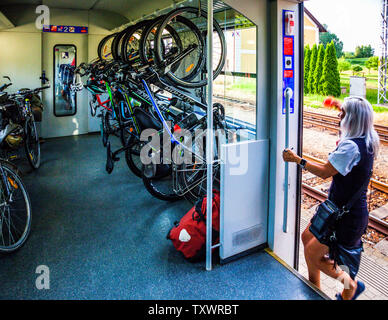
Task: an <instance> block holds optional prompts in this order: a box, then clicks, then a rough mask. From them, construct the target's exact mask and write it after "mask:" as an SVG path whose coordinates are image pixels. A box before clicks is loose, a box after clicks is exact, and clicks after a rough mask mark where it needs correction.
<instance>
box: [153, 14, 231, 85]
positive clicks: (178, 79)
mask: <svg viewBox="0 0 388 320" xmlns="http://www.w3.org/2000/svg"><path fill="white" fill-rule="evenodd" d="M198 13H199V11H198V8H193V7H185V8H179V9H176V10H174V11H172V12H170V13H169V14H168V15H167V16H166V17H165V18H164V20H163V22H162V23H161V24H160V26H159V28H158V30H157V33H156V43H155V56H156V59H157V62H158V65H159V66H163V64H165V63H168V62H166V61H165V57H164V54H163V45H162V43H163V41H165V40H164V39H163V38H164V33H165V31H164V30H165V28H166V26H167V25H170V26H172V27H173V28H174V29H175V30H176V31H177V32H178V34H179V36H180V38H181V41H182V43H183V44H184V51H185V50H186V51H189V50H191V52H190V54H188V55H186V56H185V57H184V58H183V59H180V68H178V70H177V71H175V72H172V71H168V70H167V71H168V72H167V73H166V76H167V77H168V78H169V79H170V80H171V81H173V82H174V83H175V84H177V85H180V86H183V87H189V88H199V87H202V86H205V85H206V84H207V76H206V74H207V70H206V50H205V49H206V34H207V29H206V28H207V14H206V13H205V12H204V11H202V10H201V11H200V14H198ZM179 16H183V17H185V18H186V19H188V20H190V21H191V27H189V25H186V26H183V25H182V24H181V23H180V22H179V20H178V19H177V17H179ZM213 26H214V30H213V63H212V65H213V78H214V79H215V78H216V77H217V76H218V75H219V74H220V72H221V70H222V68H223V66H224V64H225V56H226V44H225V37H224V34H223V32H222V29H221V27H220V26H219V24H218V23H217V21H216V20H214V22H213ZM197 30H199V35H198V31H197ZM193 48H194V49H193ZM178 56H179V54H177V55H176V57H175V58H177V57H178ZM194 68H195V70H196V71H197V72H196V73H194V72H192V69H194ZM188 72H191V76H189V77H187V73H188ZM199 72H202V74H203V75H202V76H201V77H199V76H200V75H199Z"/></svg>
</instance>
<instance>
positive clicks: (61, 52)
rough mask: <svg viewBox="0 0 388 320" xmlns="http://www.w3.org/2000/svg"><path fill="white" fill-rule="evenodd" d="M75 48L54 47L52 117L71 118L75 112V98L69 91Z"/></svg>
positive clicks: (68, 46)
mask: <svg viewBox="0 0 388 320" xmlns="http://www.w3.org/2000/svg"><path fill="white" fill-rule="evenodd" d="M76 65H77V48H76V47H75V46H74V45H62V44H61V45H56V46H54V115H55V116H57V117H63V116H73V115H75V114H76V112H77V96H76V93H75V92H73V91H72V90H71V87H70V86H71V84H72V83H73V76H74V69H75V67H76Z"/></svg>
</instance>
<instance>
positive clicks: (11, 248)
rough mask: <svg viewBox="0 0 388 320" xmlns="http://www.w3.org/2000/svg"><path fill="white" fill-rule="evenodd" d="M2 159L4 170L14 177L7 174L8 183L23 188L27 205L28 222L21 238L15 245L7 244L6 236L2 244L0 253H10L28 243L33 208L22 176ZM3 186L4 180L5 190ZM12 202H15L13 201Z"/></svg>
mask: <svg viewBox="0 0 388 320" xmlns="http://www.w3.org/2000/svg"><path fill="white" fill-rule="evenodd" d="M0 161H1V165H2V167H3V170H4V172H7V173H8V174H9V175H10V176H11V177H12V178H11V179H10V176H7V181H8V182H7V183H9V184H10V186H9V187H10V188H14V189H15V190H16V189H19V190H21V192H22V195H23V200H24V202H25V205H26V213H27V215H26V216H27V219H26V224H25V227H24V230H23V232H22V234H21V237H20V239H19V240H18V241H16V242H15V243H14V244H13V245H8V246H6V245H5V242H4V238H3V245H1V244H0V253H2V254H9V253H12V252H15V251H17V250H19V249H20V248H21V247H22V246H23V245H24V244H25V243H26V240H27V239H28V236H29V235H30V231H31V221H32V209H31V201H30V197H29V195H28V192H27V189H26V187H25V185H24V183H23V181H22V180H21V178H20V176H19V175H18V174H17V172H15V170H13V169H12V166H10V165H9V164H8V163H7V162H5V161H3V160H0ZM15 186H17V188H15ZM3 188H4V185H3V182H1V189H2V190H3ZM1 194H2V193H1ZM1 197H3V195H1ZM11 203H13V204H14V203H15V202H14V201H13V202H11ZM0 214H1V213H0ZM5 224H6V223H5ZM5 224H4V225H5ZM9 225H11V224H9ZM13 225H14V224H13ZM0 231H1V232H0V234H2V235H4V233H3V230H2V229H1V230H0Z"/></svg>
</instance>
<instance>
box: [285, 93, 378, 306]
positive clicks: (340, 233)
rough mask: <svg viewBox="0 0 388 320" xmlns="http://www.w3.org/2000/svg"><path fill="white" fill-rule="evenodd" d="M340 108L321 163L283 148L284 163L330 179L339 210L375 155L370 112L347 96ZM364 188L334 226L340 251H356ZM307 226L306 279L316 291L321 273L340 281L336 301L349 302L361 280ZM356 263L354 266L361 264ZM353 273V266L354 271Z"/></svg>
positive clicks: (363, 221)
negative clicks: (332, 145)
mask: <svg viewBox="0 0 388 320" xmlns="http://www.w3.org/2000/svg"><path fill="white" fill-rule="evenodd" d="M334 105H335V106H336V107H337V108H339V109H340V113H339V115H338V116H339V118H340V119H341V123H340V129H341V134H340V140H339V142H338V146H337V148H336V149H335V151H334V152H332V153H331V154H330V155H329V160H328V161H327V162H326V163H325V164H318V163H314V162H310V161H309V162H306V160H304V159H302V158H301V157H299V156H298V155H296V154H295V153H294V152H293V151H291V150H288V149H287V150H284V152H283V159H284V161H288V162H296V163H297V164H300V165H301V166H302V167H304V169H306V170H307V171H309V172H311V173H313V174H315V175H316V176H318V177H320V178H323V179H327V178H329V177H333V181H332V184H331V187H330V190H329V199H330V200H331V201H333V202H334V203H335V204H336V205H337V206H338V207H342V206H343V205H345V204H346V203H347V202H348V201H349V200H350V198H351V197H352V195H353V194H355V193H357V191H358V190H359V189H360V188H362V186H363V185H364V183H365V181H366V180H368V181H369V179H370V173H371V170H372V168H373V161H374V159H375V158H376V156H377V154H378V149H379V138H378V135H377V133H376V131H375V130H374V127H373V109H372V106H371V104H370V103H369V102H368V101H367V100H366V99H363V98H359V97H349V98H346V99H345V101H344V103H343V104H342V105H341V104H340V103H339V102H338V101H334ZM366 192H367V187H366V188H364V190H363V191H362V194H361V197H360V198H359V199H357V201H356V202H355V203H354V205H353V206H352V208H351V209H350V211H349V212H348V213H346V214H344V215H343V217H342V218H341V219H340V220H339V222H338V225H337V228H336V236H337V241H338V243H339V244H340V245H341V246H343V247H344V248H349V249H350V248H360V247H361V246H362V242H361V236H362V235H363V234H364V233H365V231H366V228H367V225H368V215H369V212H368V208H367V203H366ZM310 225H311V223H310V224H309V225H308V226H307V228H306V230H305V231H304V232H303V234H302V242H303V245H304V254H305V259H306V263H307V268H308V274H309V280H310V281H311V282H312V283H314V284H315V285H316V286H317V287H318V288H320V271H322V272H324V273H325V274H327V275H328V276H330V277H332V278H335V279H338V280H339V281H341V282H342V283H344V290H343V292H342V294H340V293H338V294H337V296H336V297H337V299H338V300H342V299H343V300H354V299H356V298H357V297H358V296H359V295H360V294H361V293H362V292H363V291H364V290H365V285H364V284H363V283H362V282H361V281H355V280H354V277H355V275H354V276H352V277H351V276H350V275H349V274H347V273H346V272H344V271H343V270H341V268H339V267H338V266H336V265H335V263H334V261H333V260H331V259H330V258H329V257H332V256H333V255H332V252H330V251H331V249H329V247H328V246H326V245H324V244H322V243H320V242H319V241H318V240H317V238H315V236H314V235H313V234H312V233H311V232H310V231H309V227H310ZM356 263H357V264H358V266H359V263H360V260H359V259H357V261H356ZM357 270H358V268H357Z"/></svg>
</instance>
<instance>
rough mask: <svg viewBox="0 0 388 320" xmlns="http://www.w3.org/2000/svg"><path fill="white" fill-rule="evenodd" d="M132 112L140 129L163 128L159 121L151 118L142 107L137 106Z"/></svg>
mask: <svg viewBox="0 0 388 320" xmlns="http://www.w3.org/2000/svg"><path fill="white" fill-rule="evenodd" d="M133 113H134V115H135V117H136V120H137V122H138V123H139V125H140V129H141V130H142V131H143V130H145V129H155V130H158V131H159V130H161V129H162V128H163V126H162V124H161V123H160V121H158V120H156V119H155V118H153V117H152V116H151V115H149V114H148V113H147V112H145V111H144V110H143V109H141V108H138V107H137V108H135V109H134V110H133Z"/></svg>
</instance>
